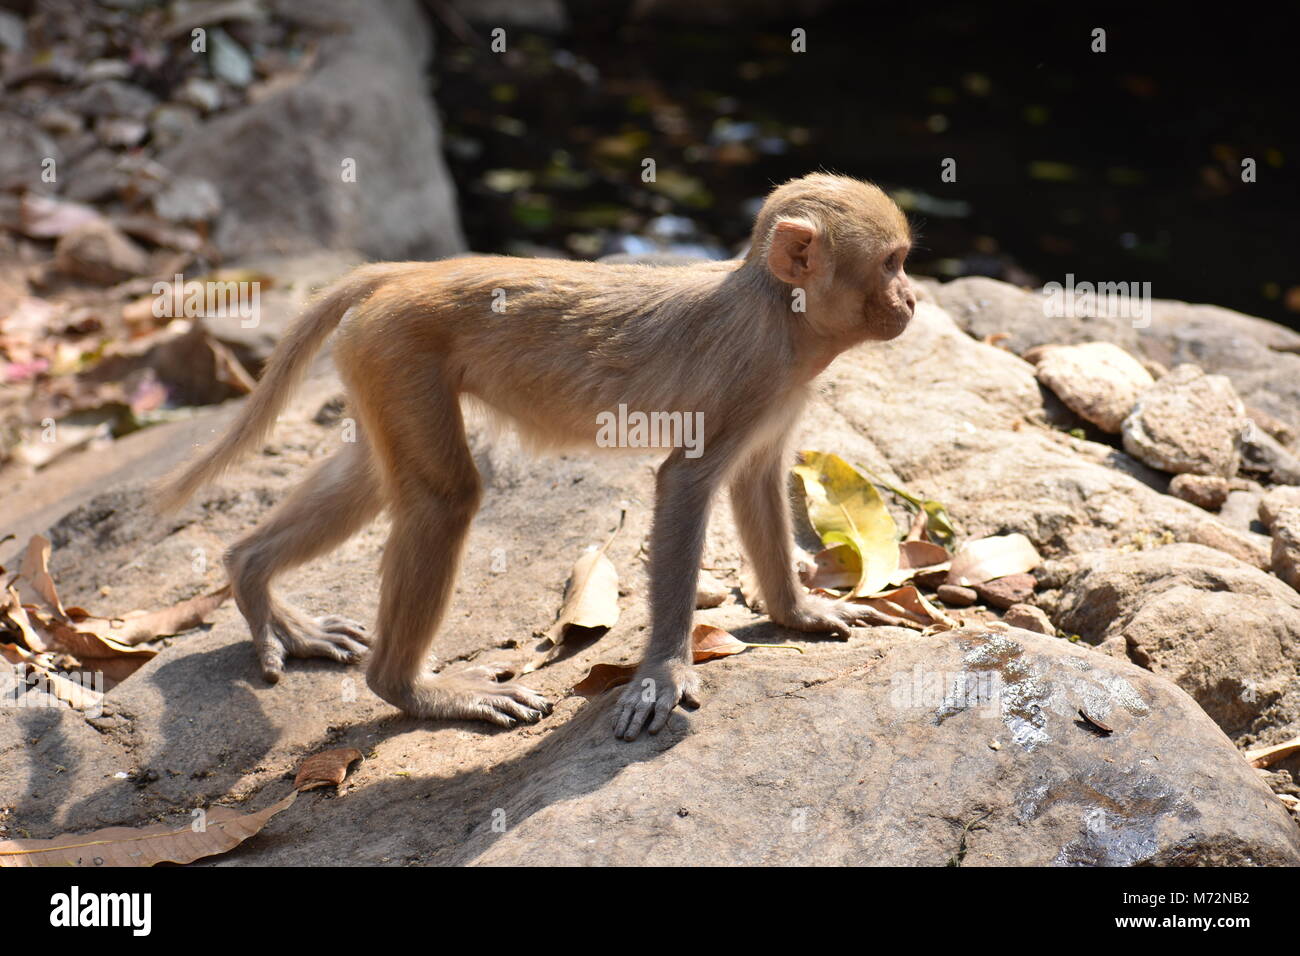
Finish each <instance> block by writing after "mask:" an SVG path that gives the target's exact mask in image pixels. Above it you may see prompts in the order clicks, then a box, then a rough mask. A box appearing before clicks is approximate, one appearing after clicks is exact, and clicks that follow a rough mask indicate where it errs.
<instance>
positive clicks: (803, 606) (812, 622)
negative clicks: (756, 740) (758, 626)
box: [731, 444, 889, 639]
mask: <svg viewBox="0 0 1300 956" xmlns="http://www.w3.org/2000/svg"><path fill="white" fill-rule="evenodd" d="M785 482H786V468H785V454H784V445H783V444H774V445H771V446H768V447H766V448H763V449H761V450H760V451H758V452H757V453H756V454H755V455H754V456H753V457H752V458H751V459H750V460H749V461H747V462H746V463H745V464H743V465H742V466H741V467H740V468H738V469H737V471H736V477H735V478H734V479H733V480H732V484H731V506H732V510H733V512H734V513H735V516H736V527H737V528H738V529H739V530H740V541H741V544H742V545H743V546H744V548H745V553H746V554H747V555H748V556H749V560H750V561H751V562H752V563H753V565H754V570H755V572H756V574H757V577H758V586H759V589H760V590H761V591H762V593H763V601H764V603H765V604H766V605H767V613H768V616H769V617H771V618H772V621H773V622H774V623H776V624H779V625H781V626H782V627H788V628H790V629H791V630H794V631H812V632H823V633H824V632H830V633H832V634H836V635H838V636H839V637H842V638H845V639H847V638H848V637H849V628H851V627H854V626H856V625H861V624H885V623H889V621H888V619H887V618H884V617H883V616H882V615H880V614H879V613H878V612H876V611H875V610H873V609H871V608H869V607H866V606H864V605H861V604H848V603H840V602H836V601H830V600H827V599H826V598H823V597H818V596H816V595H812V594H809V593H808V592H807V590H806V589H805V588H804V587H803V585H802V584H800V583H799V579H798V577H797V576H796V575H795V571H794V554H793V548H792V541H793V539H794V533H793V531H792V529H791V526H790V502H789V499H788V498H787V497H786V490H785V489H786V485H785Z"/></svg>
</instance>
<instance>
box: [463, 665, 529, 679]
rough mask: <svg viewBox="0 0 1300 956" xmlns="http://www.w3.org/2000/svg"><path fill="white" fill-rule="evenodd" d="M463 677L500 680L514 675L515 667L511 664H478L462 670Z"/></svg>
mask: <svg viewBox="0 0 1300 956" xmlns="http://www.w3.org/2000/svg"><path fill="white" fill-rule="evenodd" d="M460 674H461V676H463V677H475V678H478V679H480V680H490V681H493V682H495V681H499V680H501V678H503V677H514V676H515V669H514V668H513V667H511V666H510V665H509V664H476V665H475V666H473V667H467V668H465V669H464V670H463V671H461V672H460Z"/></svg>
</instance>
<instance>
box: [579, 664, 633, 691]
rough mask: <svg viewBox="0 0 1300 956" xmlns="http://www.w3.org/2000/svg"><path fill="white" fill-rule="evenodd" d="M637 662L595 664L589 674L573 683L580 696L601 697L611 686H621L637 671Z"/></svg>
mask: <svg viewBox="0 0 1300 956" xmlns="http://www.w3.org/2000/svg"><path fill="white" fill-rule="evenodd" d="M636 667H637V665H635V664H593V665H592V666H591V670H589V671H588V672H587V676H586V677H584V678H583V679H582V680H580V681H578V683H576V684H574V685H573V693H575V694H577V695H578V696H579V697H587V698H591V697H599V696H600V695H601V694H603V693H605V691H607V690H609V689H610V688H611V687H621V686H622V685H624V684H626V683H627V682H628V681H630V680H631V679H632V675H633V674H635V673H636Z"/></svg>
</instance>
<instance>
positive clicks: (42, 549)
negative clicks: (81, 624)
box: [16, 534, 65, 615]
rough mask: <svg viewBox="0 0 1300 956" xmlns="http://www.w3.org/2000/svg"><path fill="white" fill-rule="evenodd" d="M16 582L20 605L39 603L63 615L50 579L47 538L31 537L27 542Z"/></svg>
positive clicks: (48, 541)
mask: <svg viewBox="0 0 1300 956" xmlns="http://www.w3.org/2000/svg"><path fill="white" fill-rule="evenodd" d="M16 581H17V583H18V587H19V591H18V595H19V597H20V598H21V599H22V603H24V604H37V603H41V604H45V605H46V606H47V607H49V608H51V609H53V610H55V611H57V612H58V613H59V614H60V615H63V614H64V613H65V612H64V610H63V604H62V603H60V601H59V592H58V591H57V590H55V587H54V579H53V578H52V577H50V539H49V538H47V537H45V536H44V535H40V534H35V535H32V537H31V540H29V541H28V542H27V550H25V551H24V552H23V562H22V564H21V565H20V566H19V568H18V577H17V579H16ZM33 598H35V599H36V600H33Z"/></svg>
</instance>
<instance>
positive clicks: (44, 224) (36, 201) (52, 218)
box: [18, 193, 104, 239]
mask: <svg viewBox="0 0 1300 956" xmlns="http://www.w3.org/2000/svg"><path fill="white" fill-rule="evenodd" d="M18 217H19V223H20V227H21V229H22V231H23V232H24V233H25V234H26V235H28V236H31V237H32V238H33V239H57V238H59V237H60V236H63V235H66V234H67V233H69V232H71V231H72V230H73V229H76V228H77V227H78V226H84V225H85V224H86V223H88V222H101V221H103V218H104V217H103V216H101V215H100V214H99V212H98V211H96V210H95V209H94V207H92V206H86V205H83V204H82V203H78V202H69V201H68V200H66V199H55V198H53V197H51V196H41V195H38V194H36V193H24V194H23V198H22V200H21V201H20V205H19V207H18Z"/></svg>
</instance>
